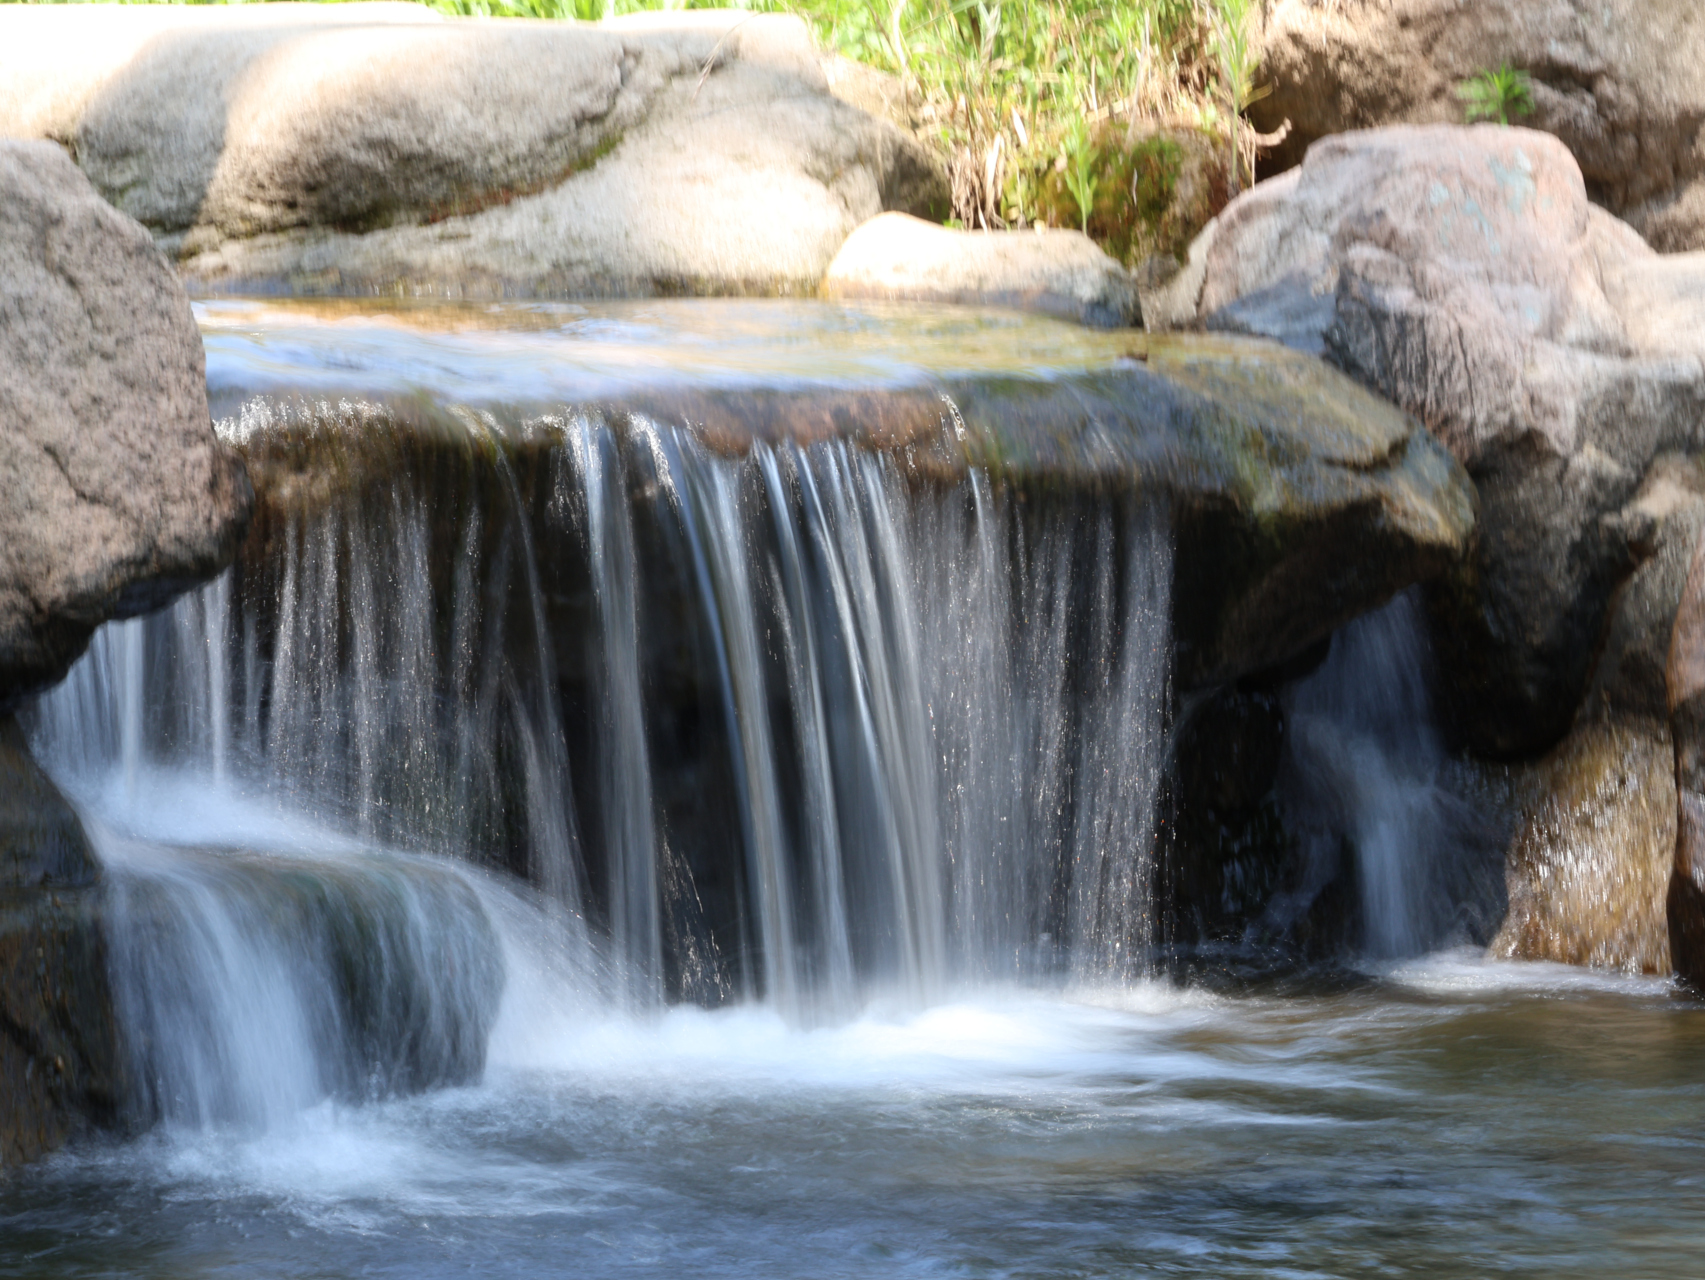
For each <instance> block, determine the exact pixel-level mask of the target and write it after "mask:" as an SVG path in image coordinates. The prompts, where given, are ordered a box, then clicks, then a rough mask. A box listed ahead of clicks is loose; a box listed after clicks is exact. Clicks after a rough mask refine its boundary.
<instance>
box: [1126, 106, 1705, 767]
mask: <svg viewBox="0 0 1705 1280" xmlns="http://www.w3.org/2000/svg"><path fill="white" fill-rule="evenodd" d="M1666 278H1667V280H1668V282H1669V283H1667V284H1662V285H1661V286H1660V282H1661V281H1664V280H1665V279H1666ZM1152 310H1153V312H1154V313H1155V314H1154V315H1153V316H1151V317H1150V319H1151V321H1152V322H1155V323H1161V322H1164V321H1165V320H1167V319H1170V320H1171V321H1172V322H1174V323H1181V324H1195V325H1201V326H1205V327H1207V328H1210V329H1225V330H1230V331H1241V332H1246V333H1257V334H1263V335H1266V336H1271V337H1275V338H1278V339H1280V340H1282V341H1285V342H1287V343H1289V344H1290V345H1293V346H1297V347H1300V348H1302V349H1305V350H1315V351H1319V352H1322V353H1324V354H1325V355H1326V356H1327V357H1328V358H1329V359H1330V360H1331V361H1333V362H1334V363H1336V364H1338V365H1339V366H1340V367H1341V368H1343V369H1344V370H1346V371H1347V372H1349V373H1350V374H1351V375H1352V376H1354V377H1355V378H1357V379H1358V380H1359V381H1361V382H1363V383H1364V384H1365V385H1367V386H1369V387H1371V388H1373V389H1374V390H1376V391H1378V392H1380V393H1381V394H1383V395H1385V396H1388V397H1389V398H1390V399H1392V400H1393V401H1395V402H1396V403H1397V404H1398V405H1400V406H1402V407H1403V408H1405V409H1408V410H1410V411H1411V412H1413V413H1415V414H1416V415H1417V416H1418V417H1420V419H1421V420H1422V421H1423V422H1424V423H1426V424H1427V425H1428V426H1429V427H1430V428H1431V429H1432V431H1433V433H1434V434H1435V435H1436V436H1437V437H1438V438H1439V439H1440V440H1441V441H1443V442H1444V444H1445V445H1446V446H1447V447H1448V448H1449V449H1450V450H1451V451H1452V452H1453V453H1454V454H1455V455H1456V457H1457V458H1458V460H1460V461H1461V462H1462V463H1463V465H1464V466H1465V467H1466V468H1467V469H1468V472H1469V474H1470V475H1471V476H1472V477H1473V478H1474V480H1475V483H1476V486H1477V488H1478V490H1479V498H1480V536H1479V539H1478V544H1477V547H1476V549H1475V552H1474V554H1473V556H1472V558H1471V559H1470V561H1469V562H1468V563H1467V565H1466V566H1465V569H1464V571H1463V572H1461V573H1459V574H1457V575H1456V576H1455V577H1453V578H1452V579H1451V580H1450V581H1449V583H1448V585H1447V586H1446V587H1445V588H1444V589H1442V590H1440V591H1438V592H1437V593H1435V601H1434V605H1435V612H1436V613H1437V614H1438V615H1439V617H1440V620H1441V622H1442V623H1443V625H1442V626H1440V628H1439V640H1440V645H1441V658H1442V660H1443V661H1442V666H1443V669H1444V671H1445V673H1446V676H1447V683H1448V685H1449V693H1450V694H1451V696H1452V700H1453V702H1454V704H1455V708H1456V712H1457V720H1458V723H1459V724H1460V726H1461V728H1462V731H1463V733H1464V734H1465V736H1466V738H1467V741H1468V742H1469V744H1470V745H1471V746H1473V747H1474V748H1476V749H1478V750H1480V751H1482V752H1485V753H1488V754H1493V755H1502V756H1523V755H1532V754H1536V753H1538V752H1542V751H1544V750H1546V749H1548V748H1549V747H1550V746H1551V745H1552V744H1554V743H1556V742H1557V741H1558V740H1559V739H1560V738H1561V737H1562V735H1563V734H1564V733H1565V732H1566V731H1567V730H1568V729H1569V726H1570V724H1571V723H1572V721H1573V719H1574V713H1575V708H1576V705H1577V704H1578V703H1579V701H1580V698H1581V694H1582V691H1583V689H1584V688H1585V686H1586V682H1587V678H1588V676H1589V673H1590V669H1591V665H1592V661H1593V655H1594V653H1595V651H1596V649H1597V646H1598V643H1599V638H1600V635H1601V633H1602V631H1603V628H1604V624H1605V620H1606V617H1607V615H1608V611H1609V607H1610V601H1611V596H1612V593H1613V592H1614V590H1615V589H1616V587H1617V585H1618V583H1619V582H1621V581H1622V580H1623V579H1624V578H1625V577H1626V576H1627V575H1628V573H1629V572H1630V571H1631V570H1632V568H1633V566H1634V565H1635V564H1636V563H1637V562H1638V560H1639V559H1640V556H1639V554H1638V551H1637V549H1636V548H1633V547H1632V546H1631V545H1630V543H1629V541H1628V537H1627V530H1626V527H1625V526H1624V525H1623V524H1621V523H1619V522H1618V521H1616V520H1614V519H1610V518H1609V517H1612V516H1614V514H1615V513H1616V512H1618V511H1619V510H1621V508H1622V507H1623V506H1624V505H1625V504H1627V503H1628V502H1629V501H1630V500H1631V499H1632V498H1633V496H1634V493H1635V490H1636V489H1637V487H1638V485H1639V484H1640V482H1641V480H1642V478H1643V477H1644V476H1645V474H1646V471H1647V468H1648V466H1649V464H1650V463H1651V461H1652V459H1653V458H1654V457H1655V456H1656V455H1657V454H1658V453H1659V452H1661V451H1664V450H1675V449H1683V450H1685V449H1689V448H1695V447H1698V445H1699V444H1700V443H1702V442H1705V441H1702V439H1701V437H1702V436H1705V359H1702V356H1705V326H1702V325H1701V323H1700V321H1701V319H1705V257H1700V256H1694V255H1685V256H1681V257H1671V258H1660V257H1658V256H1657V255H1656V254H1654V253H1653V252H1652V251H1651V250H1650V249H1649V248H1648V247H1647V246H1646V245H1645V244H1644V243H1643V242H1641V241H1640V239H1639V237H1637V236H1636V235H1635V234H1634V233H1633V232H1632V231H1631V230H1630V229H1629V228H1628V227H1627V226H1626V225H1625V224H1622V223H1620V222H1617V221H1616V220H1615V219H1613V218H1611V217H1610V216H1609V215H1607V214H1605V213H1604V212H1603V211H1601V210H1599V209H1597V208H1595V207H1594V206H1593V205H1592V204H1590V203H1589V202H1588V200H1587V193H1586V188H1585V186H1584V184H1583V182H1582V179H1581V175H1580V170H1579V168H1578V166H1577V165H1576V164H1575V162H1574V160H1573V159H1572V158H1571V157H1570V155H1569V153H1568V151H1567V150H1566V149H1565V148H1564V147H1563V146H1562V145H1561V144H1560V143H1558V142H1557V140H1556V139H1554V138H1552V137H1550V136H1549V135H1546V134H1541V133H1536V132H1533V131H1530V130H1525V129H1515V128H1511V129H1504V128H1498V127H1495V126H1476V127H1473V128H1462V127H1455V126H1446V125H1437V126H1426V127H1399V128H1391V129H1380V130H1372V131H1368V132H1364V133H1354V134H1346V135H1343V136H1340V137H1334V138H1329V139H1326V140H1325V141H1322V142H1320V143H1317V144H1316V145H1315V146H1314V147H1313V148H1311V149H1310V151H1309V153H1308V156H1307V158H1306V160H1305V161H1304V162H1303V164H1302V166H1301V167H1300V168H1298V169H1296V170H1293V171H1291V172H1289V173H1286V174H1284V175H1282V176H1280V177H1279V178H1276V179H1272V180H1270V181H1267V182H1264V183H1262V184H1260V185H1259V186H1257V187H1256V188H1255V189H1254V190H1252V191H1250V192H1248V193H1246V194H1245V195H1244V196H1243V197H1241V198H1240V199H1239V200H1237V201H1235V202H1233V204H1232V205H1231V206H1230V207H1228V208H1227V210H1226V211H1225V213H1224V214H1222V215H1221V216H1220V218H1219V219H1217V220H1216V222H1215V223H1214V224H1211V225H1210V227H1209V229H1208V230H1207V231H1205V232H1204V233H1203V236H1202V237H1201V238H1200V239H1199V240H1198V243H1197V244H1196V245H1195V246H1193V248H1192V253H1191V264H1190V266H1189V267H1188V268H1187V269H1186V271H1185V272H1184V273H1183V274H1182V275H1181V276H1180V279H1179V281H1178V282H1176V283H1175V285H1174V286H1173V287H1172V289H1171V291H1170V296H1168V297H1167V298H1166V299H1164V300H1162V303H1161V304H1157V305H1156V306H1154V307H1153V308H1152Z"/></svg>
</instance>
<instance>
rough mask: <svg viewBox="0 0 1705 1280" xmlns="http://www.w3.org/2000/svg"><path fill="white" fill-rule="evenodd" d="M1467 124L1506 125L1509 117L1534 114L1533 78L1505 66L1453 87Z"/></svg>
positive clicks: (1508, 65) (1474, 76)
mask: <svg viewBox="0 0 1705 1280" xmlns="http://www.w3.org/2000/svg"><path fill="white" fill-rule="evenodd" d="M1456 96H1457V97H1458V98H1459V99H1460V100H1461V102H1462V106H1463V111H1464V114H1466V116H1467V117H1468V122H1469V123H1470V124H1473V123H1474V122H1475V121H1476V120H1496V121H1497V122H1498V123H1499V124H1504V125H1507V124H1509V122H1510V117H1511V116H1512V115H1515V116H1526V115H1532V114H1533V77H1532V76H1530V75H1528V73H1527V72H1525V71H1519V70H1517V69H1516V68H1515V67H1512V66H1510V64H1509V63H1507V62H1506V63H1505V64H1504V65H1503V66H1501V67H1499V68H1498V69H1497V70H1496V71H1481V72H1479V73H1477V74H1475V75H1472V76H1470V77H1469V78H1468V79H1466V80H1464V81H1462V82H1461V83H1460V84H1458V85H1457V86H1456Z"/></svg>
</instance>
